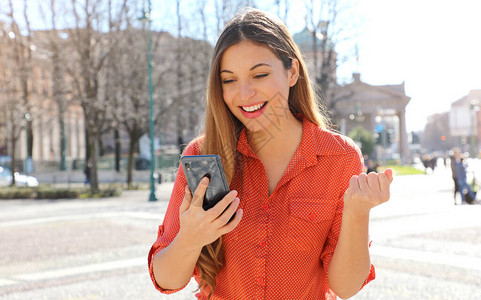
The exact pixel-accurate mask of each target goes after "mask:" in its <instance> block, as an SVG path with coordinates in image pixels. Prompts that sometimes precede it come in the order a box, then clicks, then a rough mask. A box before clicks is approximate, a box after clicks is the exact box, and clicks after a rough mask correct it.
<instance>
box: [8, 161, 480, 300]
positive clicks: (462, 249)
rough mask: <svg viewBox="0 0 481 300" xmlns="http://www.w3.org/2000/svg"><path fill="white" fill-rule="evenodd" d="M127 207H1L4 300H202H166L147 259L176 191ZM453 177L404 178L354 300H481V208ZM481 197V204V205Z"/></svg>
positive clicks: (93, 203) (121, 203)
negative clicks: (459, 194)
mask: <svg viewBox="0 0 481 300" xmlns="http://www.w3.org/2000/svg"><path fill="white" fill-rule="evenodd" d="M157 188H158V189H157V194H158V196H159V201H156V202H149V201H147V200H148V195H149V191H124V192H123V195H122V197H118V198H110V199H79V200H58V201H53V200H2V201H0V241H1V242H0V253H1V255H0V299H12V300H14V299H22V300H23V299H49V300H50V299H193V298H194V296H193V293H192V291H194V290H195V289H196V285H195V283H194V282H193V281H191V283H190V284H189V286H188V287H187V288H185V289H184V290H182V291H181V292H179V293H177V294H174V295H171V296H165V295H161V294H160V293H158V292H157V291H156V290H155V288H154V287H153V285H152V283H151V281H150V277H149V275H148V272H147V254H148V251H149V249H150V246H151V244H152V243H153V242H154V240H155V238H156V234H157V227H158V225H159V224H160V223H161V221H162V219H163V216H164V213H165V210H166V208H167V204H168V199H169V196H170V191H171V189H172V183H163V184H161V185H158V186H157ZM452 190H453V183H452V179H451V173H450V171H449V170H448V169H446V168H444V166H440V167H439V168H438V169H436V170H435V171H434V172H433V173H430V174H427V175H411V176H397V177H395V178H394V181H393V183H392V189H391V200H390V201H389V202H388V203H386V204H384V205H382V206H380V207H376V208H374V209H373V211H372V214H371V225H370V238H371V239H372V240H373V243H372V246H371V254H372V261H373V263H374V265H375V266H376V273H377V278H376V280H374V281H373V282H371V283H370V284H369V285H367V286H366V287H365V288H364V289H363V290H362V291H361V292H360V293H359V294H358V295H356V296H355V297H353V298H351V299H355V300H359V299H449V300H451V299H481V217H480V215H481V205H454V204H453V195H452ZM478 197H479V196H478Z"/></svg>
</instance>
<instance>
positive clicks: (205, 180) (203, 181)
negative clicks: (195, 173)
mask: <svg viewBox="0 0 481 300" xmlns="http://www.w3.org/2000/svg"><path fill="white" fill-rule="evenodd" d="M208 182H209V178H207V177H204V178H202V180H201V181H200V183H202V184H207V183H208Z"/></svg>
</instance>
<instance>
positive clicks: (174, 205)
mask: <svg viewBox="0 0 481 300" xmlns="http://www.w3.org/2000/svg"><path fill="white" fill-rule="evenodd" d="M237 151H238V153H240V156H241V166H242V167H241V168H240V170H241V171H239V172H237V173H236V175H235V176H234V179H233V180H232V183H231V186H230V188H231V190H237V191H238V193H239V194H238V195H239V196H238V197H239V198H240V200H241V201H240V208H242V209H243V210H244V215H243V217H242V220H241V222H240V223H239V225H238V226H237V227H236V228H235V229H234V230H233V231H231V232H230V233H228V234H226V235H224V237H223V241H224V249H225V260H226V263H225V266H224V268H223V269H222V271H221V272H220V273H219V275H218V277H217V285H216V288H215V290H214V293H213V295H212V298H211V299H336V295H335V294H334V293H333V292H332V291H331V290H330V288H329V284H328V281H327V274H328V271H329V262H330V261H331V258H332V256H333V254H334V250H335V248H336V244H337V241H338V238H339V232H340V228H341V220H342V210H343V195H344V192H345V191H346V189H347V187H348V186H349V180H350V178H351V177H352V176H353V175H359V174H360V173H361V172H362V171H363V161H362V155H361V152H360V150H359V148H358V147H357V146H356V145H355V144H354V142H353V141H352V140H350V139H349V138H346V137H344V136H341V135H339V134H335V133H332V132H330V131H327V130H324V129H321V128H320V127H318V126H317V125H315V124H313V123H311V122H309V121H308V120H307V119H305V118H304V120H303V133H302V140H301V143H300V145H299V147H298V148H297V150H296V152H295V153H294V155H293V157H292V159H291V161H290V163H289V165H288V167H287V169H286V171H285V172H284V174H283V177H282V178H281V179H280V181H279V182H278V184H277V186H276V188H275V189H274V191H273V192H272V194H271V195H269V193H268V182H267V175H266V172H265V169H264V166H263V165H262V162H261V161H260V160H259V159H258V158H257V156H256V155H255V153H254V152H253V151H252V149H251V148H250V146H249V144H248V142H247V135H246V129H244V130H243V132H242V133H241V135H240V137H239V142H238V145H237ZM199 153H200V151H199V148H198V145H197V144H192V145H190V146H189V147H188V149H187V150H186V153H185V154H186V155H197V154H199ZM186 185H187V183H186V179H185V175H184V173H183V171H182V168H179V171H178V174H177V178H176V181H175V184H174V188H173V192H172V196H171V199H170V203H169V206H168V209H167V213H166V215H165V218H164V221H163V224H162V225H161V226H160V227H159V234H158V238H157V241H156V242H155V243H154V245H153V246H152V248H151V250H150V253H149V270H150V276H151V278H152V281H153V283H154V285H155V286H156V288H157V289H158V290H159V291H161V292H162V293H166V294H170V293H174V292H176V291H178V290H164V289H162V288H161V287H160V286H158V285H157V284H156V281H155V278H154V276H153V271H152V261H153V257H154V256H155V254H157V253H158V252H159V251H160V250H161V249H163V248H165V247H167V246H168V245H169V244H170V243H171V241H172V240H173V239H174V237H175V236H176V234H177V232H178V231H179V206H180V204H181V203H182V200H183V197H184V188H185V186H186ZM193 276H195V277H196V280H197V281H199V278H198V276H197V272H196V271H194V274H193ZM374 278H375V272H374V267H373V266H372V265H371V271H370V274H369V275H368V277H367V278H366V281H365V283H364V284H367V283H368V282H369V281H371V280H373V279H374ZM179 290H180V289H179ZM208 293H209V291H206V290H203V291H200V293H198V294H197V295H196V296H197V297H198V298H199V299H207V294H208Z"/></svg>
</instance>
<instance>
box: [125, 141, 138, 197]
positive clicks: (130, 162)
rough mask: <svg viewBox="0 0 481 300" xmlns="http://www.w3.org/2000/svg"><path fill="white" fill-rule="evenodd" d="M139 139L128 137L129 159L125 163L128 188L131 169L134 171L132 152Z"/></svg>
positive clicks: (131, 175)
mask: <svg viewBox="0 0 481 300" xmlns="http://www.w3.org/2000/svg"><path fill="white" fill-rule="evenodd" d="M138 141H139V139H138V138H135V137H132V136H131V137H130V142H129V158H128V162H127V185H128V187H129V188H130V187H131V185H132V177H133V169H134V152H135V149H136V148H137V144H138Z"/></svg>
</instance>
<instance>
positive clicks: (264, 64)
mask: <svg viewBox="0 0 481 300" xmlns="http://www.w3.org/2000/svg"><path fill="white" fill-rule="evenodd" d="M261 66H268V67H271V68H272V66H271V65H269V64H267V63H258V64H256V65H254V66H253V67H252V68H250V69H249V71H252V70H254V69H255V68H257V67H261ZM220 73H231V74H232V73H234V72H232V71H229V70H222V71H220Z"/></svg>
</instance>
